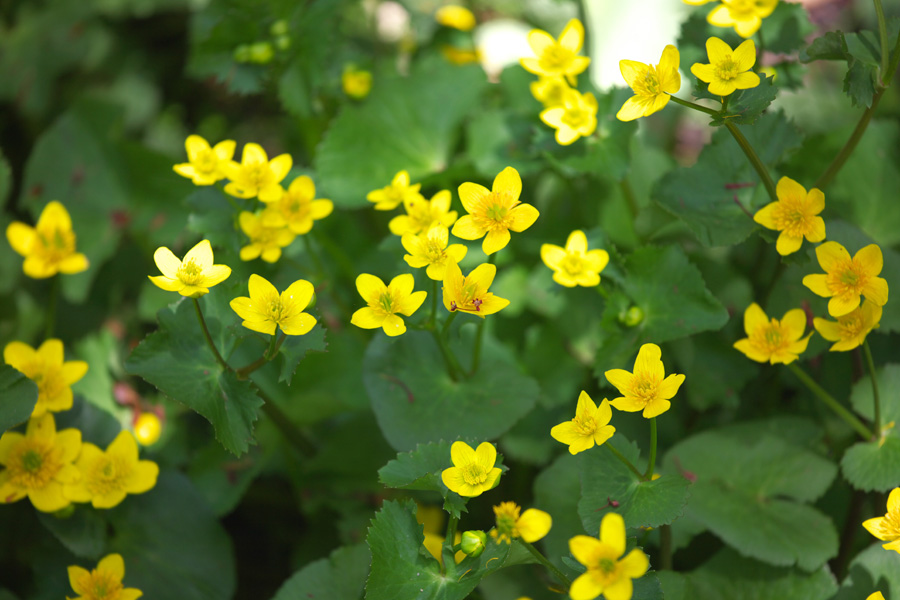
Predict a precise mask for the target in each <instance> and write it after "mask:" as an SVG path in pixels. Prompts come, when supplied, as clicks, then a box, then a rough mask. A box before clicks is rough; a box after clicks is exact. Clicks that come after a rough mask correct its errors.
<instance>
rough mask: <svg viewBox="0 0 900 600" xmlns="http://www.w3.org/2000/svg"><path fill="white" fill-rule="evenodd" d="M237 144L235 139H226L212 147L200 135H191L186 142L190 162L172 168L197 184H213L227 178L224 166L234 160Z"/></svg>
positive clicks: (185, 146)
mask: <svg viewBox="0 0 900 600" xmlns="http://www.w3.org/2000/svg"><path fill="white" fill-rule="evenodd" d="M235 145H236V144H235V143H234V140H225V141H223V142H219V143H218V144H216V145H215V146H213V147H212V148H210V147H209V142H207V141H206V140H205V139H203V138H202V137H200V136H199V135H189V136H188V137H187V139H186V140H185V142H184V148H185V150H187V155H188V162H186V163H181V164H178V165H175V166H173V167H172V169H173V170H174V171H175V172H176V173H178V174H179V175H181V176H182V177H187V178H188V179H190V180H191V181H193V182H194V184H195V185H212V184H214V183H215V182H217V181H219V180H220V179H225V169H224V166H225V165H227V164H228V163H230V162H232V157H234V148H235Z"/></svg>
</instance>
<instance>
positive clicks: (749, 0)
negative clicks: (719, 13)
mask: <svg viewBox="0 0 900 600" xmlns="http://www.w3.org/2000/svg"><path fill="white" fill-rule="evenodd" d="M726 4H727V6H728V11H729V12H730V13H731V15H732V16H733V17H734V18H736V19H738V20H741V19H745V18H747V17H751V16H753V15H754V14H755V13H756V10H757V7H756V4H757V3H756V0H731V1H730V2H726Z"/></svg>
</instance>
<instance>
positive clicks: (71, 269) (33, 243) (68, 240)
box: [6, 200, 88, 279]
mask: <svg viewBox="0 0 900 600" xmlns="http://www.w3.org/2000/svg"><path fill="white" fill-rule="evenodd" d="M6 239H7V240H9V245H10V246H12V249H13V250H15V251H16V252H17V253H19V254H21V255H22V256H24V257H25V262H24V263H23V264H22V270H23V271H24V272H25V274H26V275H28V276H29V277H31V278H32V279H46V278H47V277H52V276H53V275H56V274H57V273H64V274H66V275H73V274H75V273H81V272H82V271H85V270H87V268H88V259H87V257H86V256H85V255H84V254H82V253H80V252H76V251H75V232H74V231H72V219H71V218H70V217H69V212H68V211H67V210H66V207H65V206H63V205H62V204H61V203H60V202H57V201H56V200H53V201H52V202H49V203H48V204H47V206H45V207H44V210H42V211H41V216H40V217H38V222H37V225H35V226H34V227H31V226H30V225H26V224H25V223H22V222H19V221H14V222H12V223H10V224H9V226H8V227H7V228H6Z"/></svg>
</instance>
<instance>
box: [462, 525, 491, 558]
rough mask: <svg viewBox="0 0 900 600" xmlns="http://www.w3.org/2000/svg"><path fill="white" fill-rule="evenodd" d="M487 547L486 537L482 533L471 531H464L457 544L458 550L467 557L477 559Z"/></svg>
mask: <svg viewBox="0 0 900 600" xmlns="http://www.w3.org/2000/svg"><path fill="white" fill-rule="evenodd" d="M486 545H487V535H485V533H484V532H483V531H479V530H475V529H473V530H471V531H464V532H463V534H462V539H461V540H460V542H459V549H460V550H462V551H463V553H465V554H466V555H468V556H471V557H473V558H477V557H479V556H481V553H482V552H484V548H485V546H486Z"/></svg>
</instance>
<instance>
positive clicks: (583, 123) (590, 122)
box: [541, 89, 597, 146]
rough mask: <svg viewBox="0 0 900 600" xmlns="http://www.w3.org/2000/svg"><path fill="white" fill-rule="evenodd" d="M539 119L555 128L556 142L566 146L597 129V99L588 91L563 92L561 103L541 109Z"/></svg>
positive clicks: (569, 90) (571, 90) (570, 90)
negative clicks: (582, 92)
mask: <svg viewBox="0 0 900 600" xmlns="http://www.w3.org/2000/svg"><path fill="white" fill-rule="evenodd" d="M541 121H543V122H544V123H546V124H547V125H549V126H550V127H552V128H554V129H555V130H556V143H557V144H559V145H561V146H568V145H569V144H571V143H572V142H574V141H575V140H577V139H578V138H580V137H587V136H589V135H591V134H592V133H594V130H595V129H597V99H596V98H594V95H593V94H592V93H590V92H586V93H584V94H581V93H580V92H579V91H578V90H573V89H568V90H566V91H564V92H563V97H562V105H561V106H554V107H551V108H546V109H544V110H543V111H541Z"/></svg>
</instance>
